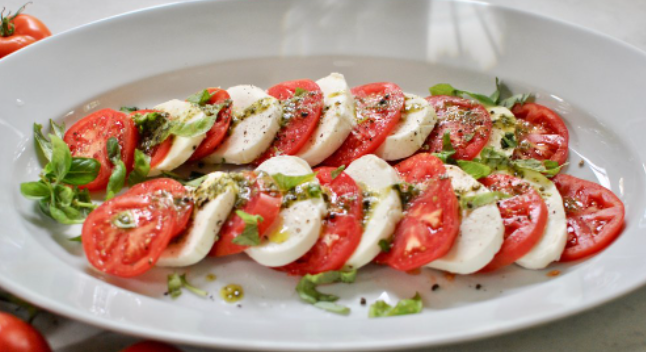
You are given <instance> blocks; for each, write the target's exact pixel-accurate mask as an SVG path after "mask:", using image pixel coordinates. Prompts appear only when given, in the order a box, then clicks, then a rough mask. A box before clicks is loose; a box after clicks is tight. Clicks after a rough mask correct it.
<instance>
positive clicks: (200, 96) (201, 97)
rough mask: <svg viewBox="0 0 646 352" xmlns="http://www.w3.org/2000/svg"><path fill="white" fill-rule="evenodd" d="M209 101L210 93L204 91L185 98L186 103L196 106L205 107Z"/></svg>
mask: <svg viewBox="0 0 646 352" xmlns="http://www.w3.org/2000/svg"><path fill="white" fill-rule="evenodd" d="M210 99H211V93H209V91H208V90H206V89H205V90H203V91H201V92H197V93H195V94H193V95H191V96H189V97H188V98H186V101H188V102H189V103H193V104H197V105H206V103H208V102H209V100H210ZM216 115H217V114H216Z"/></svg>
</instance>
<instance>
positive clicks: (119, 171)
mask: <svg viewBox="0 0 646 352" xmlns="http://www.w3.org/2000/svg"><path fill="white" fill-rule="evenodd" d="M107 148H108V158H109V159H110V162H111V163H112V164H113V165H114V168H113V169H112V174H111V175H110V179H109V180H108V186H107V187H106V196H105V199H106V200H108V199H112V198H114V196H115V195H116V194H117V193H119V192H120V191H121V189H122V188H123V186H124V185H125V184H126V165H125V164H124V163H123V160H121V146H120V145H119V141H118V140H117V139H116V138H115V137H110V138H109V139H108V145H107Z"/></svg>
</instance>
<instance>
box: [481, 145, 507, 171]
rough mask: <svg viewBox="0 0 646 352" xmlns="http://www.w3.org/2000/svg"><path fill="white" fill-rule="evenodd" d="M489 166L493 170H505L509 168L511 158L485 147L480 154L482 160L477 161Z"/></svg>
mask: <svg viewBox="0 0 646 352" xmlns="http://www.w3.org/2000/svg"><path fill="white" fill-rule="evenodd" d="M476 161H479V162H481V163H483V164H485V165H487V166H489V167H490V168H491V169H492V170H505V169H507V168H509V166H510V161H509V158H508V157H507V156H506V155H505V154H503V153H500V152H498V151H496V150H495V149H493V148H491V147H485V148H483V149H482V151H481V152H480V159H478V160H476Z"/></svg>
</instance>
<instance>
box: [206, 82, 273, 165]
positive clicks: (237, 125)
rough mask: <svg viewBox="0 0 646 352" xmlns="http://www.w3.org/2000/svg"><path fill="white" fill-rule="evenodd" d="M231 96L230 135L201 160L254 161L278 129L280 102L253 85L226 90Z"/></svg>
mask: <svg viewBox="0 0 646 352" xmlns="http://www.w3.org/2000/svg"><path fill="white" fill-rule="evenodd" d="M227 93H229V95H230V96H231V101H232V112H233V121H232V124H234V125H232V129H231V135H229V136H228V137H227V138H226V139H225V140H224V142H222V144H221V145H220V146H219V147H218V148H217V149H216V150H215V152H213V154H211V155H209V156H207V157H206V158H205V159H204V161H205V162H208V163H213V164H221V163H228V164H237V165H240V164H248V163H250V162H252V161H254V160H256V159H257V158H258V157H259V156H260V155H261V154H262V153H263V152H264V151H265V150H266V149H267V148H269V146H270V145H271V143H272V142H273V140H274V137H275V136H276V133H278V130H279V129H280V119H281V115H282V108H281V106H280V102H279V101H278V100H277V99H275V98H273V97H271V96H270V95H268V94H267V93H265V91H264V90H262V89H260V88H258V87H255V86H252V85H240V86H235V87H231V88H229V89H227Z"/></svg>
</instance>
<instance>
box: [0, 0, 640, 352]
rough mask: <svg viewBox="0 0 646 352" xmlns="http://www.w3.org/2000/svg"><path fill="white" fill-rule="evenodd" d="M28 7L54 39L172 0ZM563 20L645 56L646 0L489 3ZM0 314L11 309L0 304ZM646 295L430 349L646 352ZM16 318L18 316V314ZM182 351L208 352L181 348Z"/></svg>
mask: <svg viewBox="0 0 646 352" xmlns="http://www.w3.org/2000/svg"><path fill="white" fill-rule="evenodd" d="M24 2H25V0H5V1H4V2H3V3H2V6H6V7H7V8H8V9H17V8H19V7H20V6H21V5H22V4H24ZM33 2H34V3H33V4H31V5H29V6H28V8H27V11H26V12H27V13H30V14H32V15H34V16H36V17H38V18H40V19H41V20H42V21H43V22H44V23H46V24H47V26H48V27H49V28H50V30H51V31H52V33H53V34H57V33H61V32H63V31H65V30H68V29H71V28H74V27H77V26H80V25H83V24H86V23H89V22H93V21H96V20H99V19H102V18H106V17H110V16H114V15H118V14H121V13H124V12H128V11H133V10H137V9H142V8H146V7H150V6H156V5H161V4H167V3H172V2H176V1H169V0H111V1H102V0H48V1H37V0H34V1H33ZM485 2H489V3H492V4H496V5H502V6H507V7H511V8H517V9H521V10H525V11H530V12H534V13H538V14H542V15H545V16H548V17H553V18H557V19H561V20H564V21H567V22H570V23H574V24H577V25H580V26H583V27H587V28H590V29H593V30H596V31H598V32H602V33H605V34H607V35H610V36H612V37H615V38H617V39H619V40H622V41H624V42H627V43H629V44H632V45H634V46H636V47H638V48H639V49H641V50H644V51H646V20H644V18H645V16H646V1H644V0H615V1H604V0H540V1H539V0H515V1H514V0H488V1H485ZM0 309H3V310H9V309H13V308H12V307H9V306H7V305H0ZM644 312H646V288H642V289H639V290H637V291H635V292H633V293H631V294H629V295H627V296H625V297H622V298H620V299H618V300H616V301H614V302H612V303H609V304H606V305H604V306H601V307H599V308H596V309H593V310H590V311H588V312H586V313H583V314H579V315H577V316H574V317H570V318H567V319H563V320H560V321H557V322H554V323H551V324H548V325H544V326H540V327H536V328H532V329H529V330H524V331H521V332H517V333H513V334H509V335H505V336H500V337H495V338H490V339H486V340H480V341H476V342H470V343H464V344H458V345H451V346H444V347H439V348H433V349H427V350H430V351H434V352H448V351H464V352H471V351H473V352H475V351H479V352H488V351H492V352H493V351H518V350H522V351H525V352H532V351H545V350H552V351H588V352H601V351H603V352H605V351H609V350H613V351H646V314H644ZM18 313H20V312H18ZM34 326H35V327H36V328H38V329H39V330H40V331H42V332H43V334H44V335H45V337H46V338H47V339H48V340H49V342H50V344H51V345H52V348H53V349H54V350H55V351H58V352H87V351H91V352H94V351H97V352H103V351H105V352H113V351H114V352H116V351H119V350H120V349H121V348H124V347H125V346H127V345H129V344H131V343H133V342H135V341H137V340H138V339H137V338H133V337H129V336H124V335H120V334H116V333H112V332H108V331H105V330H103V329H100V328H96V327H93V326H89V325H86V324H82V323H78V322H75V321H71V320H69V319H65V318H62V317H58V316H55V315H53V314H49V313H46V312H45V313H41V314H39V315H38V316H37V317H36V319H35V321H34ZM182 349H183V350H184V351H186V352H198V351H206V350H204V349H199V348H192V347H182Z"/></svg>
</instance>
